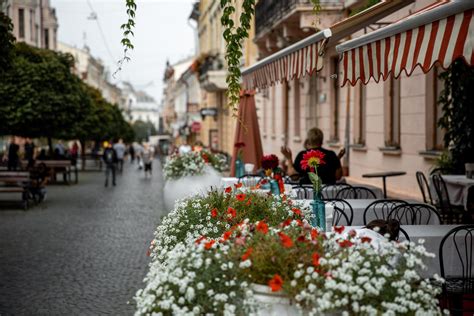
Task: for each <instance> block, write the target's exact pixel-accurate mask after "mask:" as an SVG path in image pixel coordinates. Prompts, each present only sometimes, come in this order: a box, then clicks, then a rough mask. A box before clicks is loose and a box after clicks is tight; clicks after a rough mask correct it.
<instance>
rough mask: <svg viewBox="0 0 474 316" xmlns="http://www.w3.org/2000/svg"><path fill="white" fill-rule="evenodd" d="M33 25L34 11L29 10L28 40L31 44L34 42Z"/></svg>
mask: <svg viewBox="0 0 474 316" xmlns="http://www.w3.org/2000/svg"><path fill="white" fill-rule="evenodd" d="M34 25H35V10H33V9H30V40H31V41H32V42H34V41H35V37H34V34H35V33H34V29H33V28H34Z"/></svg>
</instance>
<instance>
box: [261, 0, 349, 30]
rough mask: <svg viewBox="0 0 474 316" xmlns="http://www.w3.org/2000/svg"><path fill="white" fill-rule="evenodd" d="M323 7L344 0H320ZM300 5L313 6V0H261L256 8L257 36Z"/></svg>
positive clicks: (339, 3)
mask: <svg viewBox="0 0 474 316" xmlns="http://www.w3.org/2000/svg"><path fill="white" fill-rule="evenodd" d="M320 3H321V7H322V8H323V9H324V8H328V7H332V6H338V5H341V4H343V3H344V0H320ZM298 7H305V8H310V9H311V8H312V4H311V0H260V1H259V2H258V3H257V5H256V8H255V31H256V34H257V37H258V35H259V34H261V33H262V32H263V31H264V30H265V29H267V28H271V27H272V26H273V25H275V24H276V23H277V22H278V21H280V20H281V19H282V18H283V17H284V16H285V15H287V14H288V13H289V12H291V11H292V10H294V9H296V8H298Z"/></svg>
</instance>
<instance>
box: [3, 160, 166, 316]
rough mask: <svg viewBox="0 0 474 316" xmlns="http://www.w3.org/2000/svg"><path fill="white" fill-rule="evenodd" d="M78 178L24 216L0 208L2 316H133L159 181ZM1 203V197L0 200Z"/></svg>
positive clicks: (129, 171)
mask: <svg viewBox="0 0 474 316" xmlns="http://www.w3.org/2000/svg"><path fill="white" fill-rule="evenodd" d="M126 165H127V168H125V170H124V172H123V175H121V176H119V177H118V179H117V186H116V187H109V188H105V187H104V175H103V174H102V173H98V172H85V173H84V172H83V173H81V174H80V177H79V184H77V185H71V186H66V185H51V186H49V187H48V197H47V200H46V201H45V202H44V203H43V204H41V205H38V206H34V207H32V208H30V210H29V211H27V212H24V211H22V210H20V209H18V210H5V209H3V210H0V315H2V316H3V315H131V314H133V311H134V307H133V305H130V304H128V303H127V302H130V303H133V299H132V298H133V296H134V294H135V292H136V290H137V289H139V288H140V287H141V286H142V280H143V277H144V276H145V273H146V271H147V268H148V262H149V258H148V257H147V256H146V251H147V248H148V245H149V242H150V240H151V239H152V237H153V231H154V228H155V227H156V225H157V223H158V222H159V219H160V217H161V216H162V215H163V211H162V209H163V207H162V205H163V204H162V197H163V196H162V194H163V190H162V180H161V179H162V177H161V172H160V171H161V170H158V169H161V168H158V167H159V165H160V163H159V161H155V162H154V166H153V167H154V170H153V171H154V174H153V177H152V179H145V178H144V174H143V171H141V172H139V171H137V170H136V166H130V165H129V164H126ZM0 198H1V197H0Z"/></svg>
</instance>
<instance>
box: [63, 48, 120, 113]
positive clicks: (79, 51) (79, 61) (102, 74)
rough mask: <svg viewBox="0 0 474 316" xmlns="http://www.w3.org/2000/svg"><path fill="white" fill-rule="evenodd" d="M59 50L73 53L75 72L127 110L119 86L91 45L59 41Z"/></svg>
mask: <svg viewBox="0 0 474 316" xmlns="http://www.w3.org/2000/svg"><path fill="white" fill-rule="evenodd" d="M57 50H58V51H60V52H63V53H68V54H71V55H72V56H73V57H74V68H73V69H72V71H73V73H74V74H75V75H77V76H78V77H79V78H81V80H83V81H84V82H85V83H87V84H88V85H90V86H91V87H94V88H96V89H97V90H99V91H100V92H101V93H102V96H103V97H104V99H106V100H107V101H108V102H110V103H112V104H117V105H118V106H119V108H120V109H123V110H125V100H124V97H123V96H122V91H121V90H120V88H119V87H117V86H116V85H114V84H112V83H111V82H110V81H109V80H108V76H109V75H108V71H107V69H106V68H105V66H104V64H103V62H102V61H101V60H100V59H99V58H95V57H94V56H92V54H91V52H90V49H89V47H87V46H85V47H84V48H78V47H75V46H71V45H68V44H66V43H62V42H58V44H57Z"/></svg>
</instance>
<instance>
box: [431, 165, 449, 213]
mask: <svg viewBox="0 0 474 316" xmlns="http://www.w3.org/2000/svg"><path fill="white" fill-rule="evenodd" d="M431 180H432V181H433V186H434V187H435V191H436V196H437V200H438V203H439V206H440V207H441V209H442V210H443V211H445V212H451V211H452V208H451V201H450V200H449V194H448V188H447V187H446V182H444V180H443V177H442V176H441V175H439V174H434V175H432V176H431Z"/></svg>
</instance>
